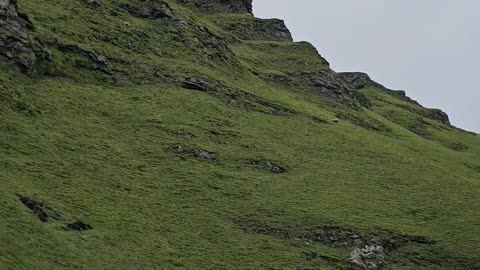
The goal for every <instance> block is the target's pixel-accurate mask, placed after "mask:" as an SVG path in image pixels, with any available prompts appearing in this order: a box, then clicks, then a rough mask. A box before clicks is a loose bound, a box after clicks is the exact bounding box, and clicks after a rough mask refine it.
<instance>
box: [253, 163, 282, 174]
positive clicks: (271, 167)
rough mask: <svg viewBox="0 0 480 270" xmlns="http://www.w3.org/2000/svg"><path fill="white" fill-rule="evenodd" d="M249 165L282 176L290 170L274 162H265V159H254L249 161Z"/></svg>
mask: <svg viewBox="0 0 480 270" xmlns="http://www.w3.org/2000/svg"><path fill="white" fill-rule="evenodd" d="M249 164H250V165H252V166H254V167H256V168H258V169H261V170H265V171H268V172H271V173H275V174H281V173H286V172H287V171H288V169H287V168H286V167H285V166H282V165H279V164H277V163H275V162H273V161H269V160H264V159H253V160H250V161H249Z"/></svg>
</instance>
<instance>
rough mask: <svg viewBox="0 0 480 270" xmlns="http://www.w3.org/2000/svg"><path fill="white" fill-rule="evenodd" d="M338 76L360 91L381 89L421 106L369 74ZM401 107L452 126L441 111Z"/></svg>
mask: <svg viewBox="0 0 480 270" xmlns="http://www.w3.org/2000/svg"><path fill="white" fill-rule="evenodd" d="M338 75H339V76H340V77H341V78H342V79H343V80H344V81H345V82H346V83H348V84H349V85H351V86H352V87H353V88H354V89H357V90H360V89H363V88H366V87H376V88H379V89H381V90H383V91H385V92H387V93H389V94H390V95H393V96H396V97H398V98H400V99H403V100H406V101H408V102H411V103H414V104H415V105H418V106H421V105H420V104H419V103H418V102H416V101H415V100H412V99H411V98H409V97H408V96H407V95H406V93H405V91H403V90H392V89H388V88H387V87H385V86H383V85H381V84H379V83H377V82H375V81H374V80H372V79H371V78H370V76H368V74H366V73H362V72H342V73H338ZM401 107H402V108H404V109H406V110H409V111H411V112H413V113H416V114H419V115H421V116H423V117H427V118H430V119H433V120H435V121H438V122H440V123H443V124H446V125H450V120H449V117H448V115H447V114H446V113H445V112H443V111H441V110H439V109H428V108H424V109H422V110H415V109H414V108H412V107H410V106H401Z"/></svg>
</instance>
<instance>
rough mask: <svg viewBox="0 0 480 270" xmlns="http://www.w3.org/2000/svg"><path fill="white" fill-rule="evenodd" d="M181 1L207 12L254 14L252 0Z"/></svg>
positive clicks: (180, 0)
mask: <svg viewBox="0 0 480 270" xmlns="http://www.w3.org/2000/svg"><path fill="white" fill-rule="evenodd" d="M178 1H179V2H180V3H183V4H186V5H189V6H191V7H194V8H197V9H200V10H202V11H205V12H229V13H238V14H244V13H247V14H252V12H253V7H252V0H213V1H205V0H178Z"/></svg>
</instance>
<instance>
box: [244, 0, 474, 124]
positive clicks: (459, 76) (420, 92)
mask: <svg viewBox="0 0 480 270" xmlns="http://www.w3.org/2000/svg"><path fill="white" fill-rule="evenodd" d="M253 2H254V12H255V15H256V16H257V17H260V18H282V19H284V20H285V21H286V23H287V26H288V27H289V28H290V30H291V31H292V34H293V36H294V39H295V40H296V41H301V40H306V41H309V42H311V43H313V44H314V45H315V46H316V47H317V48H318V50H319V52H320V53H321V54H322V55H323V56H324V57H325V58H326V59H327V60H328V61H329V62H330V63H331V66H332V68H333V69H334V70H336V71H362V72H367V73H368V74H369V75H370V76H371V77H372V78H373V79H374V80H376V81H377V82H379V83H382V84H384V85H385V86H387V87H389V88H392V89H404V90H406V91H407V94H408V95H409V96H410V97H412V98H414V99H416V100H417V101H419V102H420V103H422V104H423V105H425V106H427V107H436V108H440V109H442V110H444V111H446V112H447V113H448V114H449V116H450V119H451V121H452V123H453V124H454V125H456V126H458V127H461V128H464V129H467V130H471V131H475V132H477V133H480V91H479V90H480V89H479V88H480V86H479V82H480V14H479V12H480V1H478V0H421V1H419V0H296V1H292V0H254V1H253Z"/></svg>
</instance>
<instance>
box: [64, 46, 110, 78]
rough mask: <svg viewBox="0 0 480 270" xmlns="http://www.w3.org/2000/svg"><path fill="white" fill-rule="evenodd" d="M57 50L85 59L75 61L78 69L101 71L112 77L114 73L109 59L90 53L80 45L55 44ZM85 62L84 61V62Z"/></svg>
mask: <svg viewBox="0 0 480 270" xmlns="http://www.w3.org/2000/svg"><path fill="white" fill-rule="evenodd" d="M55 46H56V48H57V49H58V50H60V51H62V52H64V53H73V54H75V55H77V56H80V57H82V58H83V59H78V58H77V59H74V64H75V66H77V67H82V68H86V69H89V70H95V71H101V72H103V73H105V74H108V75H112V74H113V71H112V69H111V68H110V66H109V62H108V59H107V57H105V56H104V55H101V54H99V53H96V52H93V51H88V50H85V49H82V48H80V47H79V46H78V45H75V44H72V45H66V44H59V43H57V44H55ZM82 60H83V61H82Z"/></svg>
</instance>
